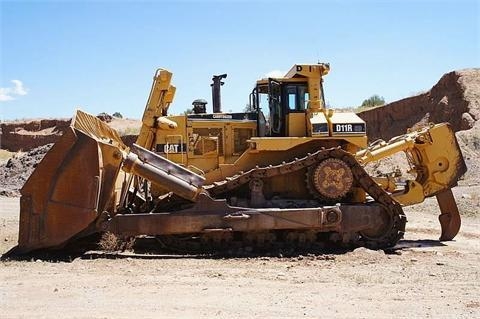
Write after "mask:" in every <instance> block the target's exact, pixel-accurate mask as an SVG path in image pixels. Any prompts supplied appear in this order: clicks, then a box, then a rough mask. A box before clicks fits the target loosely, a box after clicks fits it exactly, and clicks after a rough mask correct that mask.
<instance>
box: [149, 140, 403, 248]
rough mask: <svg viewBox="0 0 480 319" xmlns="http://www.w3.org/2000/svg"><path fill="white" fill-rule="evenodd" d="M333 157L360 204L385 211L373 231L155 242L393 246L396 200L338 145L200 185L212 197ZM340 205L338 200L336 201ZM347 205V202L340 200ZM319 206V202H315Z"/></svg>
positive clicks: (398, 217)
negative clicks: (363, 196) (363, 198)
mask: <svg viewBox="0 0 480 319" xmlns="http://www.w3.org/2000/svg"><path fill="white" fill-rule="evenodd" d="M329 158H335V159H339V160H341V161H344V162H345V163H346V164H347V165H348V166H349V167H350V169H351V171H352V174H353V178H354V180H355V182H356V183H357V185H359V186H360V187H361V188H363V189H364V190H365V192H366V193H367V194H368V195H370V197H371V200H369V201H368V202H367V203H364V205H371V204H372V203H377V204H380V205H382V206H383V207H384V210H385V225H386V226H385V227H384V229H382V230H381V231H380V232H378V231H376V232H375V233H374V234H367V233H355V234H348V236H345V234H329V233H322V232H317V231H315V230H307V231H288V230H283V231H269V232H261V233H238V232H231V233H222V234H197V235H195V236H161V237H159V238H158V239H159V241H160V242H161V243H162V244H163V245H165V247H171V248H174V249H177V250H179V251H182V252H184V251H189V252H191V251H199V250H203V251H205V250H215V251H229V252H232V251H233V252H234V253H235V252H236V251H244V249H247V251H252V250H254V251H256V250H271V249H287V250H292V249H307V250H308V249H315V248H317V247H324V242H325V241H332V240H333V241H336V242H341V243H343V244H347V245H350V246H365V247H369V248H386V247H392V246H394V245H395V244H396V243H397V242H398V240H399V239H401V238H402V237H403V234H404V232H405V225H406V221H407V220H406V217H405V215H404V213H403V210H402V208H401V206H400V204H399V203H397V202H396V201H395V200H393V199H392V197H391V196H390V195H389V194H388V193H386V192H385V191H384V190H383V189H382V188H381V187H379V186H378V185H377V184H376V183H375V182H374V180H373V179H372V178H371V177H370V176H369V175H368V173H367V172H366V171H365V170H364V169H363V167H362V166H361V165H360V164H359V163H358V161H357V160H356V159H355V157H354V156H353V155H352V154H350V153H348V152H346V151H344V150H342V149H341V148H331V149H322V150H319V151H317V152H315V153H312V154H307V156H305V157H303V158H295V159H294V160H292V161H290V162H283V163H281V164H279V165H271V166H267V167H256V168H253V169H251V170H249V171H247V172H241V173H239V174H237V175H235V176H232V177H227V178H226V179H225V180H223V181H219V182H215V183H213V184H210V185H207V186H205V187H204V188H205V189H206V190H207V191H208V193H209V194H210V196H212V197H222V196H225V194H227V193H230V192H232V191H235V189H237V188H238V187H240V186H242V185H245V184H247V183H250V181H252V180H258V179H260V180H262V179H266V178H271V177H274V176H278V175H283V174H290V173H293V172H296V171H298V170H301V169H304V168H309V167H312V166H314V165H316V164H318V163H320V162H321V161H323V160H326V159H329ZM339 204H342V203H339ZM344 204H347V203H344ZM319 205H320V203H319Z"/></svg>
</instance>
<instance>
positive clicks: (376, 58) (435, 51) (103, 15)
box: [0, 0, 480, 120]
mask: <svg viewBox="0 0 480 319" xmlns="http://www.w3.org/2000/svg"><path fill="white" fill-rule="evenodd" d="M0 36H1V42H0V88H1V89H0V100H3V101H0V119H3V120H9V119H16V118H35V117H70V116H72V115H73V112H74V110H75V109H76V108H78V107H80V108H82V109H83V110H85V111H87V112H90V113H94V114H97V113H99V112H102V111H105V112H108V113H113V112H117V111H118V112H120V113H122V114H123V115H124V116H127V117H131V118H140V117H141V115H142V112H143V109H144V106H145V102H146V99H147V97H148V93H149V90H150V86H151V81H152V76H153V73H154V71H155V69H156V68H158V67H163V68H167V69H169V70H170V71H172V72H173V74H174V78H173V82H174V84H175V85H176V86H177V95H176V98H175V101H174V103H173V105H172V107H171V109H170V110H171V113H181V112H183V111H184V110H185V109H187V108H189V107H190V106H191V102H192V101H193V100H194V99H196V98H205V99H207V101H209V104H208V106H207V107H209V108H211V102H210V100H211V91H210V83H211V77H212V75H213V74H221V73H228V78H227V79H226V81H225V82H226V83H225V85H224V86H223V87H222V89H223V91H222V95H223V107H224V110H232V111H241V110H242V109H243V108H244V107H245V105H246V103H247V102H248V94H249V93H250V91H251V89H252V88H253V85H254V82H255V80H257V79H258V78H261V77H264V76H265V75H266V74H268V73H269V72H272V71H282V72H286V71H288V70H289V69H290V67H291V66H292V65H293V64H295V63H316V62H318V61H321V62H329V63H330V64H331V73H330V74H329V75H328V76H327V77H326V78H325V90H326V92H325V94H326V100H327V101H328V102H329V104H330V105H331V106H332V107H344V106H356V105H359V104H361V102H362V101H363V100H364V99H365V98H368V97H369V96H371V95H373V94H379V95H381V96H384V97H385V99H386V100H387V101H394V100H397V99H400V98H403V97H407V96H410V95H412V94H414V93H416V92H419V91H422V90H428V89H429V88H430V87H431V86H432V85H433V84H435V83H436V82H437V81H438V79H439V78H440V77H441V75H442V74H443V73H446V72H449V71H451V70H455V69H461V68H468V67H479V66H480V4H479V1H462V0H460V1H458V0H457V1H454V0H451V1H426V0H425V1H408V0H407V1H256V2H249V1H176V2H175V1H155V2H153V1H150V2H148V1H144V2H131V1H51V2H48V1H28V2H27V1H5V0H0ZM12 80H14V82H12Z"/></svg>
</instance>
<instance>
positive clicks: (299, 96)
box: [284, 84, 309, 112]
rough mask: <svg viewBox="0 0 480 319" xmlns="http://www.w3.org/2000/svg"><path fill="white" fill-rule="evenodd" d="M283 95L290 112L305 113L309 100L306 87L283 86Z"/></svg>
mask: <svg viewBox="0 0 480 319" xmlns="http://www.w3.org/2000/svg"><path fill="white" fill-rule="evenodd" d="M284 95H285V101H286V103H287V108H288V110H289V111H290V112H303V111H305V109H306V107H307V103H308V99H309V96H308V92H307V87H306V85H298V84H297V85H292V84H288V85H285V89H284Z"/></svg>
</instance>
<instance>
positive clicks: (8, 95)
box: [0, 80, 28, 102]
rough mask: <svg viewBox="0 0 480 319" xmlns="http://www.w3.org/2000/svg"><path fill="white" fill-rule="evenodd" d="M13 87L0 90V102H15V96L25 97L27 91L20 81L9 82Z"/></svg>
mask: <svg viewBox="0 0 480 319" xmlns="http://www.w3.org/2000/svg"><path fill="white" fill-rule="evenodd" d="M10 82H12V83H13V87H6V88H0V102H5V101H11V100H15V98H16V97H17V96H21V95H27V93H28V90H27V89H26V88H25V87H24V86H23V83H22V81H20V80H11V81H10Z"/></svg>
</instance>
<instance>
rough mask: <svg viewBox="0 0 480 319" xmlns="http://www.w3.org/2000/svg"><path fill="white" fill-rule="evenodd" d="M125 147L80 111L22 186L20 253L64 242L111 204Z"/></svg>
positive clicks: (91, 224)
mask: <svg viewBox="0 0 480 319" xmlns="http://www.w3.org/2000/svg"><path fill="white" fill-rule="evenodd" d="M122 149H126V146H125V145H124V144H123V143H122V141H121V139H120V137H119V136H118V134H117V133H116V132H115V131H114V130H112V129H111V128H109V127H108V126H107V125H106V124H104V123H103V122H101V121H100V120H99V119H97V118H96V117H94V116H91V115H88V114H86V113H83V112H81V111H77V113H76V115H75V117H74V119H73V120H72V125H71V127H70V128H69V130H67V131H66V132H65V133H64V135H63V136H62V137H61V139H60V140H59V141H58V142H57V143H56V144H55V145H54V146H53V147H52V148H51V149H50V151H49V152H48V153H47V154H46V155H45V157H44V158H43V160H42V161H41V162H40V163H39V164H38V166H37V168H36V169H35V171H34V172H33V173H32V175H31V176H30V177H29V179H28V180H27V182H26V183H25V185H24V186H23V188H22V189H21V195H22V196H21V198H20V225H19V238H18V247H17V253H26V252H29V251H32V250H36V249H40V248H51V247H59V246H63V245H64V244H66V243H67V242H68V240H69V239H71V238H72V237H75V236H76V235H77V234H79V233H82V234H84V233H85V232H86V230H87V229H89V227H92V226H94V225H95V221H96V220H97V218H98V217H99V216H100V215H101V213H102V212H103V211H105V210H106V209H107V207H109V205H112V193H113V190H114V187H115V181H116V178H117V176H118V172H119V169H120V165H121V162H122V153H121V150H122Z"/></svg>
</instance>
